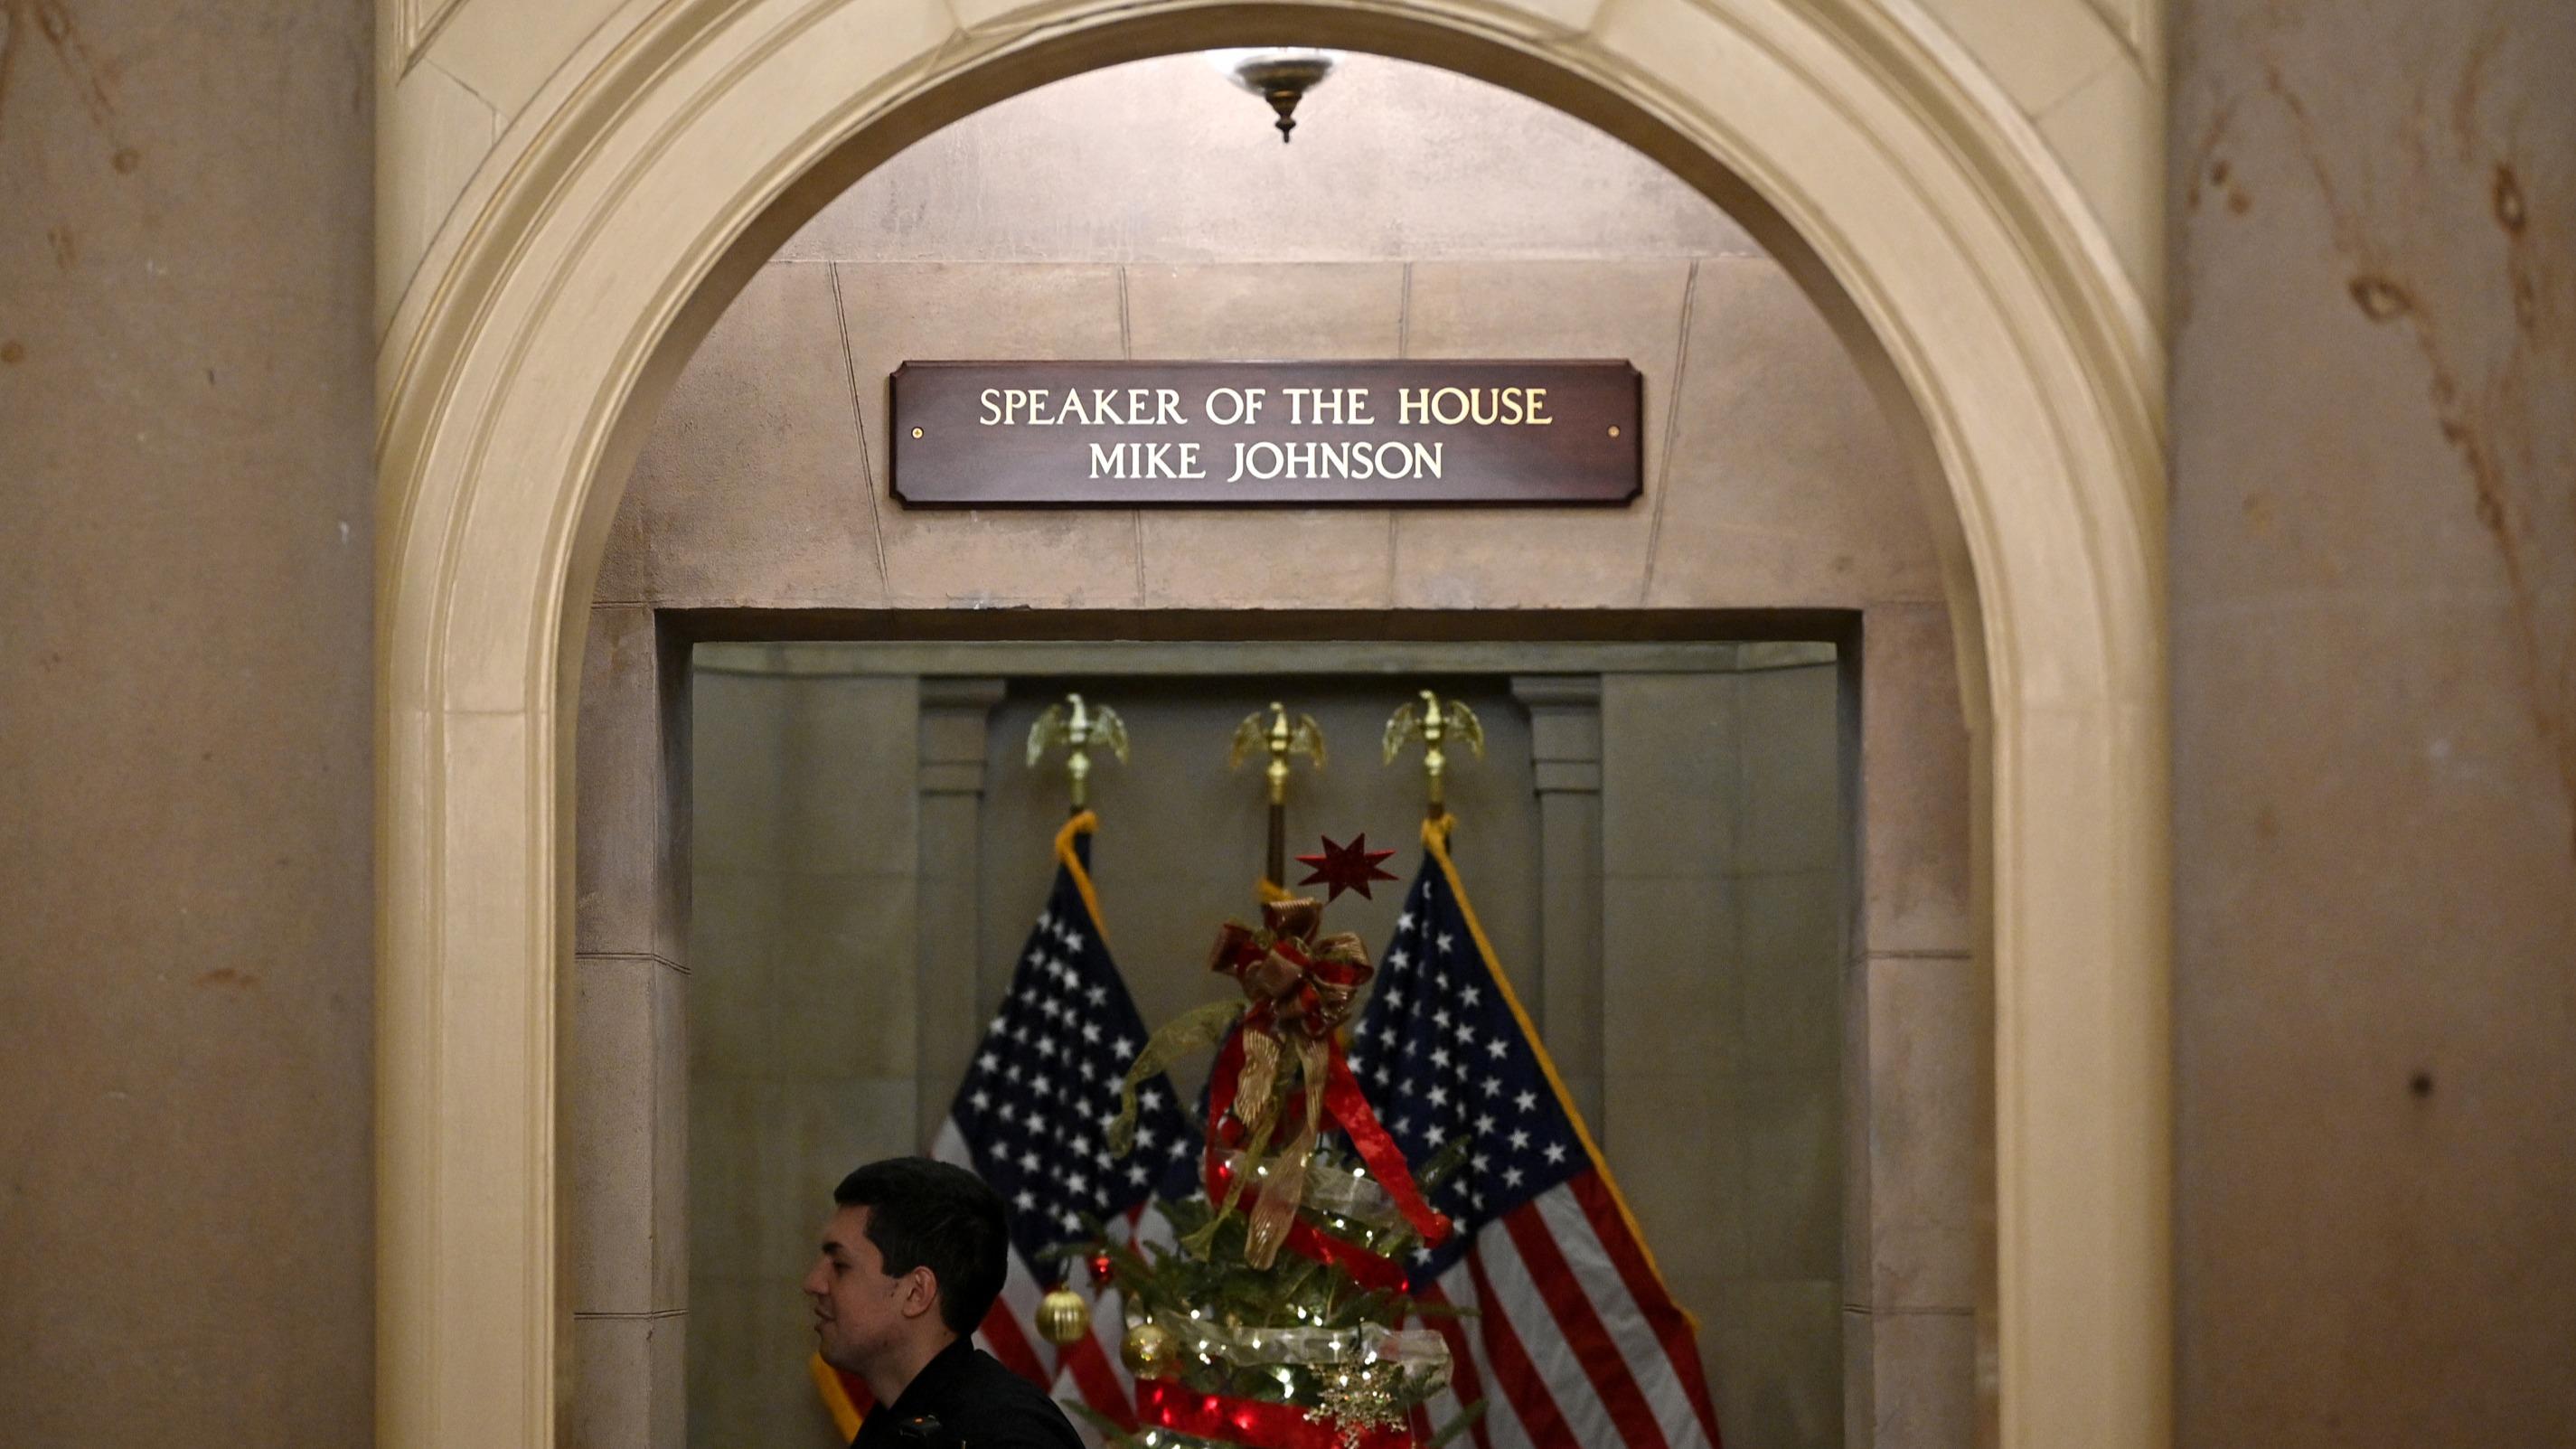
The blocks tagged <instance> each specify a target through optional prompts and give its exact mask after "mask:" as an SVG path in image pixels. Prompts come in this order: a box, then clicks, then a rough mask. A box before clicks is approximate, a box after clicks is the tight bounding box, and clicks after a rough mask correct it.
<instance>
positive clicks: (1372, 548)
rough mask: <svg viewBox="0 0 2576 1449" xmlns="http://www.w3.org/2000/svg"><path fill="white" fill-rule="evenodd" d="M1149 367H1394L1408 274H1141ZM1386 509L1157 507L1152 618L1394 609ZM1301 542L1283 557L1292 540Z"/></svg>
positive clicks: (1136, 272)
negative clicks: (1243, 362)
mask: <svg viewBox="0 0 2576 1449" xmlns="http://www.w3.org/2000/svg"><path fill="white" fill-rule="evenodd" d="M1121 270H1122V272H1123V274H1124V278H1125V298H1126V307H1127V328H1128V341H1129V351H1130V355H1132V356H1136V357H1145V358H1155V357H1259V358H1282V359H1302V358H1318V357H1322V358H1341V357H1360V358H1383V357H1395V356H1398V355H1400V354H1401V352H1402V350H1403V336H1404V305H1405V283H1406V274H1407V268H1406V267H1405V265H1404V264H1402V263H1400V262H1366V263H1324V262H1315V263H1278V262H1270V263H1241V264H1234V265H1217V264H1202V265H1178V266H1175V265H1164V266H1134V267H1126V268H1122V269H1121ZM1393 527H1394V525H1393V518H1392V516H1391V515H1390V514H1388V513H1387V512H1386V511H1385V510H1383V509H1370V508H1361V509H1350V508H1332V509H1303V510H1298V511H1294V512H1274V511H1268V510H1264V511H1261V512H1252V513H1247V512H1245V511H1243V510H1240V509H1200V508H1180V509H1173V508H1156V509H1146V510H1143V511H1142V512H1140V513H1139V514H1138V515H1137V530H1138V535H1137V536H1138V542H1137V547H1138V548H1139V549H1140V550H1141V551H1142V553H1143V559H1144V562H1143V578H1144V602H1145V604H1146V606H1147V607H1149V608H1150V607H1155V606H1158V605H1170V604H1182V603H1186V604H1187V605H1189V606H1191V607H1197V608H1263V609H1286V608H1322V609H1352V608H1382V607H1385V606H1386V605H1387V604H1389V603H1391V602H1392V600H1393V586H1392V579H1391V575H1390V571H1389V562H1390V559H1391V557H1392V549H1393V547H1394V544H1393V538H1394V533H1393ZM1287 538H1293V539H1295V540H1296V543H1295V546H1294V547H1285V548H1283V547H1281V546H1280V541H1281V540H1282V539H1287Z"/></svg>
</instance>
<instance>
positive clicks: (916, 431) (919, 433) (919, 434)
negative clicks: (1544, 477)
mask: <svg viewBox="0 0 2576 1449" xmlns="http://www.w3.org/2000/svg"><path fill="white" fill-rule="evenodd" d="M1610 431H1612V432H1614V433H1615V432H1617V431H1619V430H1618V429H1617V428H1612V429H1611V430H1610ZM912 435H913V436H914V437H916V438H918V437H920V436H921V429H919V428H915V429H913V430H912Z"/></svg>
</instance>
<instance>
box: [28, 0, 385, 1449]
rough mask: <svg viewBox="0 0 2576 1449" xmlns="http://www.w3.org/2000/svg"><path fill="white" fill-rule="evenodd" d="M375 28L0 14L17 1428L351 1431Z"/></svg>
mask: <svg viewBox="0 0 2576 1449" xmlns="http://www.w3.org/2000/svg"><path fill="white" fill-rule="evenodd" d="M367 26H368V17H367V7H366V6H365V5H363V4H358V3H351V0H336V3H323V4H303V3H298V4H292V5H288V4H277V3H266V0H248V3H241V4H225V5H207V4H196V5H165V6H130V5H61V4H46V5H34V4H24V5H10V6H8V7H6V9H5V11H0V52H5V54H6V60H5V61H0V495H5V497H6V499H7V506H6V508H5V509H0V559H5V560H6V562H5V563H0V919H5V920H6V921H7V923H8V925H7V929H6V935H5V940H4V941H0V1164H5V1165H0V1284H5V1285H6V1286H5V1287H0V1404H5V1405H6V1410H5V1413H6V1428H5V1429H0V1437H5V1438H7V1439H8V1440H9V1441H10V1442H12V1443H23V1444H31V1445H33V1444H99V1443H148V1442H191V1443H196V1444H203V1445H208V1446H222V1449H232V1446H242V1449H249V1446H254V1445H258V1446H266V1445H275V1444H289V1445H298V1446H301V1445H325V1444H357V1443H364V1442H365V1441H366V1439H367V1437H368V1434H369V1426H370V1404H371V1398H372V1392H371V1388H370V1385H371V1382H372V1378H373V1374H372V1369H371V1358H372V1353H373V1350H372V1344H371V1336H370V1332H369V1323H370V1302H371V1285H372V1281H373V1277H374V1272H375V1260H374V1255H373V1251H372V1240H373V1233H372V1229H371V1225H370V1224H371V1219H372V1216H373V1211H374V1208H373V1204H372V1201H371V1196H370V1194H371V1174H370V1162H371V1160H372V1152H371V1134H370V1123H369V1111H370V1104H371V1099H372V1093H371V1091H370V1074H371V1062H372V1058H373V1051H372V1039H373V1032H372V1028H371V1017H372V1012H373V1004H374V997H375V989H374V969H373V962H374V954H375V953H374V936H373V927H372V924H371V922H370V915H371V912H372V907H371V904H370V901H371V897H372V892H373V885H374V882H373V857H372V846H373V836H372V828H371V813H372V812H371V809H370V806H369V803H368V794H369V786H368V780H369V776H370V772H371V769H372V761H371V756H372V744H371V739H372V728H373V726H372V723H371V709H372V707H371V704H370V698H369V695H370V687H369V670H370V657H371V656H370V651H371V648H372V641H371V627H370V609H369V600H370V598H371V596H372V590H373V583H372V579H371V571H372V567H373V563H372V554H373V541H374V535H375V523H374V518H375V514H374V507H373V502H372V500H373V497H374V490H373V486H372V483H371V472H372V469H371V463H370V460H369V456H368V447H369V437H370V434H369V421H368V418H369V398H368V394H367V384H366V380H365V379H366V370H367V347H368V338H367V324H366V318H367V314H368V292H369V287H370V280H371V250H370V246H369V228H370V213H371V209H372V198H371V194H370V183H369V176H370V172H371V166H370V162H369V154H370V142H369V137H368V133H367V127H368V119H369V114H370V108H371V105H372V92H371V86H370V82H369V78H368V50H367ZM281 218H293V219H294V224H293V225H292V226H281V225H280V219H281Z"/></svg>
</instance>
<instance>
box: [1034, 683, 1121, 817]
mask: <svg viewBox="0 0 2576 1449" xmlns="http://www.w3.org/2000/svg"><path fill="white" fill-rule="evenodd" d="M1064 699H1065V702H1064V703H1063V704H1051V705H1048V706H1047V707H1046V713H1044V714H1041V715H1039V716H1038V717H1037V722H1036V723H1034V724H1032V725H1030V726H1029V768H1030V769H1032V770H1034V769H1036V768H1037V766H1038V761H1040V760H1042V759H1044V758H1046V752H1047V750H1048V748H1049V747H1050V746H1054V745H1062V746H1064V747H1065V756H1064V774H1065V781H1066V783H1067V785H1068V786H1069V787H1070V788H1071V793H1072V804H1071V805H1070V806H1068V807H1067V808H1066V810H1065V814H1067V815H1080V814H1081V813H1082V812H1083V811H1085V810H1088V809H1090V808H1091V747H1092V746H1093V745H1099V746H1101V747H1102V748H1104V749H1106V750H1108V751H1109V752H1110V753H1111V754H1113V755H1116V756H1117V757H1118V763H1120V764H1122V765H1123V764H1125V763H1127V722H1126V721H1125V720H1122V719H1120V718H1119V717H1118V711H1116V710H1114V709H1111V708H1110V707H1109V706H1107V705H1105V704H1103V705H1086V704H1084V703H1083V701H1082V696H1081V695H1079V694H1068V695H1066V696H1065V697H1064ZM1067 706H1070V708H1068V707H1067Z"/></svg>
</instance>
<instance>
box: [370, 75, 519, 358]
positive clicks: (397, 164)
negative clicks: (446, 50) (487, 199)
mask: <svg viewBox="0 0 2576 1449" xmlns="http://www.w3.org/2000/svg"><path fill="white" fill-rule="evenodd" d="M390 89H391V90H392V92H393V95H394V97H396V98H397V99H396V100H395V103H394V104H391V105H388V106H386V107H385V108H384V121H383V124H382V125H381V126H380V127H379V128H378V131H377V142H376V144H377V146H378V148H379V150H378V154H379V161H380V164H379V165H378V167H377V169H376V228H377V245H376V249H375V256H376V265H377V267H378V268H379V271H378V272H377V275H376V286H375V299H376V312H375V322H376V325H377V326H378V327H382V326H383V325H384V323H385V320H386V319H387V318H388V317H389V316H391V315H392V312H393V306H394V302H395V301H396V300H397V299H398V298H400V297H401V296H402V294H403V290H404V289H405V288H406V287H408V286H409V285H410V284H411V276H412V271H413V269H414V268H415V267H417V266H418V265H419V263H420V257H421V254H422V253H423V252H425V251H427V250H429V239H430V237H431V236H432V235H433V234H435V233H436V232H437V230H438V228H439V227H440V225H442V224H443V223H445V222H446V220H447V215H448V212H449V211H450V210H451V209H453V208H454V206H455V204H456V198H457V196H458V195H459V194H460V193H461V192H463V191H464V190H465V184H466V183H467V182H469V181H471V180H473V179H474V172H475V170H476V168H478V167H480V166H481V165H482V164H483V162H484V159H485V158H486V157H488V156H489V155H490V154H491V152H492V143H493V142H494V141H495V140H497V139H499V137H500V133H501V125H502V119H503V118H502V117H501V116H500V115H498V114H497V113H495V112H494V111H493V109H492V107H491V104H490V103H489V102H487V101H485V100H484V99H483V98H482V97H481V96H478V95H476V94H475V93H474V92H473V90H472V89H471V88H469V87H468V86H466V85H465V83H463V82H462V81H459V80H458V79H457V78H456V77H454V76H452V75H450V74H448V73H447V72H446V71H445V70H444V69H442V68H440V67H439V66H437V65H435V64H430V65H419V66H414V67H413V68H412V69H411V70H410V71H408V72H406V73H405V74H404V75H403V76H402V78H401V79H400V80H399V81H395V82H393V84H392V86H391V88H390Z"/></svg>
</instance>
